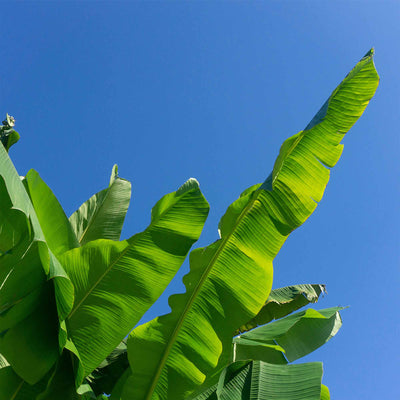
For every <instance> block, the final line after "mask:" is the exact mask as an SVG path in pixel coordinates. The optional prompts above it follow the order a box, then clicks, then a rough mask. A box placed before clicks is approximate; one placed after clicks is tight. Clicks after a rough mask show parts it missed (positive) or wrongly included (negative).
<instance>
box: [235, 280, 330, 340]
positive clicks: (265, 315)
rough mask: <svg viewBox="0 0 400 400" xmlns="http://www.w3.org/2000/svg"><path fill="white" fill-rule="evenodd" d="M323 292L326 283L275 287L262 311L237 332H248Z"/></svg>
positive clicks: (309, 301) (306, 302)
mask: <svg viewBox="0 0 400 400" xmlns="http://www.w3.org/2000/svg"><path fill="white" fill-rule="evenodd" d="M321 293H326V289H325V285H309V284H306V285H294V286H285V287H283V288H278V289H273V290H271V293H270V295H269V297H268V300H267V301H266V302H265V304H264V306H263V308H262V309H261V310H260V312H259V313H258V314H257V315H256V316H255V317H254V318H253V319H252V320H251V321H249V322H247V323H246V324H244V325H242V326H241V327H240V328H239V329H238V330H237V331H236V332H235V336H236V335H239V333H243V332H247V331H249V330H250V329H254V328H255V327H257V326H260V325H264V324H267V323H268V322H270V321H272V320H273V319H279V318H282V317H284V316H285V315H288V314H290V313H292V312H293V311H296V310H298V309H299V308H301V307H304V306H306V305H307V304H309V303H315V302H317V301H318V298H319V296H320V295H321Z"/></svg>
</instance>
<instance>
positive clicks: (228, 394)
mask: <svg viewBox="0 0 400 400" xmlns="http://www.w3.org/2000/svg"><path fill="white" fill-rule="evenodd" d="M321 379H322V364H321V363H318V362H314V363H307V364H296V365H274V364H267V363H264V362H262V361H250V362H249V361H247V362H243V361H242V362H241V361H239V362H236V363H233V364H231V365H229V366H228V367H227V368H226V369H225V370H224V371H223V373H222V374H221V377H220V379H219V382H218V384H216V385H214V387H212V388H211V389H209V390H207V391H206V392H204V393H202V394H200V395H199V396H197V397H196V398H195V400H320V399H321V386H322V385H321Z"/></svg>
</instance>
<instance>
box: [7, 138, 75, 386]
mask: <svg viewBox="0 0 400 400" xmlns="http://www.w3.org/2000/svg"><path fill="white" fill-rule="evenodd" d="M0 175H1V176H0V199H1V204H2V208H1V220H0V242H1V243H2V245H1V252H2V254H1V255H0V283H1V285H0V332H1V335H0V351H1V352H2V353H3V354H4V355H5V356H6V358H7V360H8V361H9V363H10V364H11V365H12V367H13V369H14V371H15V372H16V373H18V374H19V375H20V376H21V377H22V378H23V379H24V380H25V381H27V382H28V383H30V384H34V383H36V382H38V381H39V380H40V379H41V378H42V377H43V376H44V375H45V374H46V373H47V371H48V370H49V369H50V368H51V366H52V365H53V364H54V362H55V361H56V359H57V356H58V351H59V340H58V326H59V322H58V317H57V310H56V302H55V293H54V292H55V291H54V285H53V283H54V284H55V285H56V286H57V284H58V286H62V287H63V286H64V287H65V289H66V290H64V291H62V292H61V291H60V292H59V294H58V299H59V302H58V305H59V311H60V314H59V315H60V318H62V317H63V315H62V311H63V310H65V311H66V309H67V308H68V301H69V302H70V303H71V305H72V298H70V296H72V286H70V287H68V286H67V285H68V282H61V281H62V280H64V281H66V278H65V277H60V278H58V277H57V271H56V270H57V268H58V267H60V266H59V264H58V261H57V259H56V258H55V257H54V256H53V255H52V253H51V252H50V251H49V249H48V247H47V244H46V243H45V240H44V236H43V233H42V231H41V228H40V225H39V222H38V220H37V217H36V214H35V212H34V210H33V207H32V204H31V202H30V200H29V197H28V195H27V193H26V191H25V189H24V187H23V185H22V183H21V180H20V178H19V176H18V175H17V173H16V171H15V169H14V167H13V165H12V163H11V161H10V160H9V158H8V155H7V153H6V152H5V150H4V148H3V147H2V146H0ZM60 268H61V267H60ZM61 272H62V271H61ZM48 277H50V278H55V279H52V280H50V281H49V280H48V279H47V278H48ZM69 284H70V282H69ZM56 297H57V295H56Z"/></svg>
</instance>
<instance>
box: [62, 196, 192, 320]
mask: <svg viewBox="0 0 400 400" xmlns="http://www.w3.org/2000/svg"><path fill="white" fill-rule="evenodd" d="M191 192H192V190H188V191H187V192H186V193H184V194H183V195H182V197H181V198H180V199H179V201H180V200H182V199H183V198H184V197H185V196H186V195H187V194H189V193H191ZM177 203H178V202H175V203H173V204H171V205H170V206H169V207H168V208H166V209H165V211H164V212H163V213H162V214H160V215H159V217H158V218H156V219H154V220H153V221H151V223H150V225H149V226H148V227H147V228H146V229H145V230H144V231H142V232H139V233H137V234H135V235H133V236H132V237H131V238H130V239H132V238H133V237H134V236H136V237H137V236H139V235H142V234H144V233H145V232H147V231H148V230H150V229H151V228H152V227H153V226H154V225H156V224H157V223H158V222H159V221H160V220H161V219H162V218H163V217H164V216H165V215H166V214H168V212H169V211H170V209H171V208H172V207H174V206H175V205H176V204H177ZM130 239H128V240H130ZM104 240H108V239H104ZM117 243H121V242H117ZM135 243H136V240H133V241H132V243H130V244H128V246H127V247H126V248H125V250H123V251H122V253H121V254H120V255H119V256H118V257H117V258H116V259H115V260H114V261H113V262H112V263H111V264H110V266H109V267H108V268H107V269H106V270H105V271H104V273H103V274H102V275H101V276H100V277H99V279H98V280H97V281H96V282H95V284H94V285H93V286H92V287H91V289H90V290H89V291H88V292H87V293H86V295H85V296H84V297H83V298H82V299H81V300H80V301H79V302H78V303H77V305H76V306H75V307H74V308H73V309H72V310H71V313H70V314H69V316H68V319H71V318H72V316H73V315H74V314H75V312H76V310H77V309H79V307H80V306H81V305H82V303H83V302H84V301H85V300H86V299H87V298H88V297H89V296H90V294H91V293H92V292H93V290H95V288H96V287H97V285H98V284H99V283H100V282H101V281H102V280H103V278H104V277H105V276H106V275H107V274H108V273H109V272H110V270H111V269H112V268H113V267H114V265H115V264H116V263H117V262H119V261H120V260H121V258H123V257H124V256H125V254H126V253H127V252H128V250H130V249H131V248H132V246H134V245H135ZM78 249H79V248H78ZM74 250H75V249H73V250H71V251H74ZM77 251H80V250H77Z"/></svg>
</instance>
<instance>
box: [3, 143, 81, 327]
mask: <svg viewBox="0 0 400 400" xmlns="http://www.w3.org/2000/svg"><path fill="white" fill-rule="evenodd" d="M0 175H1V176H2V177H3V179H4V182H5V187H6V190H7V192H8V195H9V197H10V199H11V203H12V207H13V208H14V209H18V210H20V211H22V212H23V213H24V214H25V215H26V217H27V218H28V219H29V220H30V222H31V225H32V232H33V235H34V237H33V240H37V241H40V242H43V243H44V246H42V247H43V250H42V256H41V258H42V264H43V265H42V266H43V269H44V271H45V273H46V275H47V278H48V279H52V280H53V283H54V287H55V298H56V303H57V312H58V315H59V319H60V320H61V321H62V320H64V319H65V317H66V316H67V315H68V314H69V312H70V310H71V308H72V305H73V295H74V288H73V286H72V283H71V281H70V280H69V279H68V276H67V275H66V273H65V271H64V270H63V268H62V266H61V264H60V263H59V261H58V260H57V258H56V257H55V255H54V254H53V252H52V251H51V250H50V249H48V246H47V243H46V239H45V237H44V234H43V231H42V228H41V226H40V223H39V221H38V218H37V215H36V213H35V210H34V208H33V205H32V202H31V200H30V198H29V196H28V193H27V192H26V190H25V188H24V185H23V183H22V182H21V178H20V176H19V175H18V173H17V171H16V169H15V167H14V165H13V163H12V162H11V160H10V158H9V156H8V154H7V152H6V151H5V149H4V147H3V146H0ZM46 253H47V254H46Z"/></svg>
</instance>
